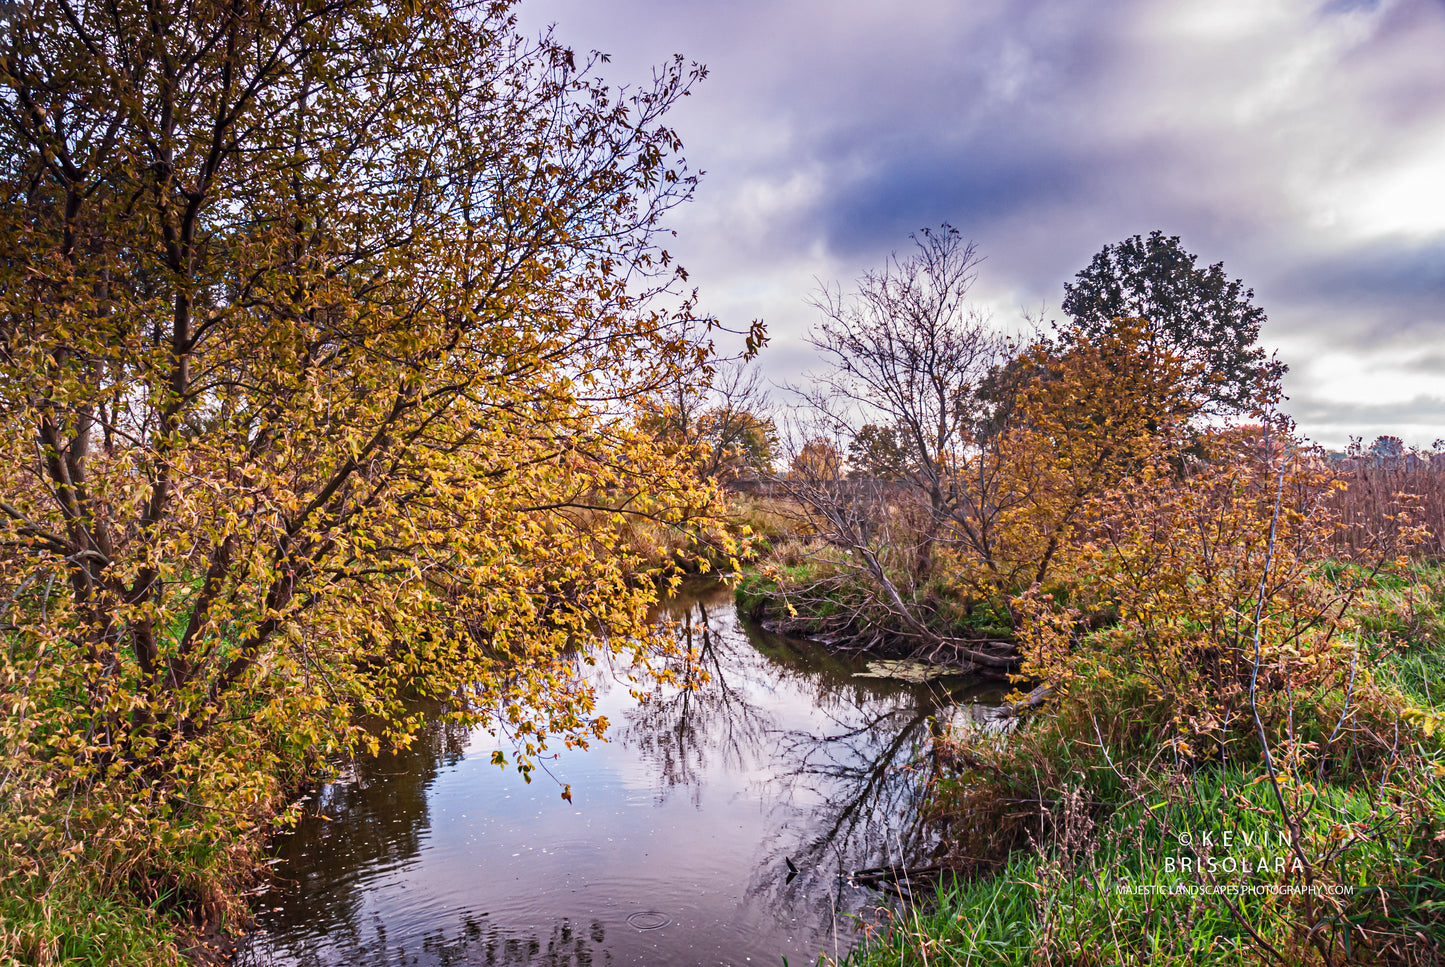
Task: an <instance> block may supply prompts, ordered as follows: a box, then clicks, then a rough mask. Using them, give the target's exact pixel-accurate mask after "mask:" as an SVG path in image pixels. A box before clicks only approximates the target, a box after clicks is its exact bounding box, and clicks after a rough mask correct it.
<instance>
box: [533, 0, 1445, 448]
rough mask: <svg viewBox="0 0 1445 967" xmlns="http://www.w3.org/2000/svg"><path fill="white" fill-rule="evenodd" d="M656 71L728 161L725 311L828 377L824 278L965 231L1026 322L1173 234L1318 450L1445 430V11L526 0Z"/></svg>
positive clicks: (1172, 1)
mask: <svg viewBox="0 0 1445 967" xmlns="http://www.w3.org/2000/svg"><path fill="white" fill-rule="evenodd" d="M522 17H523V23H524V25H525V26H526V27H527V29H528V30H529V31H534V30H536V29H539V28H540V27H542V26H545V25H546V24H549V23H552V24H555V25H556V33H557V37H558V39H560V40H561V41H563V42H565V43H567V44H569V45H571V46H573V47H575V48H578V49H579V50H586V49H598V50H602V51H606V52H608V53H610V54H611V55H612V58H613V60H612V63H611V64H610V65H609V66H608V67H606V68H605V75H604V76H606V77H607V78H608V79H609V80H615V81H617V82H626V81H629V80H631V81H636V80H639V79H643V78H646V77H647V76H649V73H650V67H649V65H651V64H654V63H660V62H662V61H664V60H666V59H667V58H669V57H670V56H671V55H672V54H674V53H680V54H683V55H684V56H686V57H687V58H688V59H690V60H696V61H700V62H702V63H704V64H706V65H707V67H708V68H709V71H710V76H709V77H708V79H707V80H706V81H705V82H703V84H702V85H701V86H700V87H699V88H697V90H696V92H695V94H694V95H693V96H692V97H690V98H689V99H688V100H687V101H686V102H684V105H683V106H682V108H681V109H679V110H678V112H677V113H676V115H675V117H674V123H675V127H676V128H677V129H678V131H679V133H680V134H681V136H682V138H683V140H684V142H685V144H686V146H687V148H686V155H687V158H688V160H689V162H690V164H691V166H692V167H693V168H694V169H697V168H701V169H704V170H705V171H706V172H707V174H706V176H705V177H704V179H703V182H702V185H701V187H700V189H699V190H698V193H697V196H696V198H695V200H694V201H693V202H692V203H691V204H689V205H688V206H686V208H685V210H683V211H681V212H679V213H678V215H677V217H676V218H675V219H674V222H673V224H674V227H676V229H677V231H678V234H679V237H678V239H677V244H676V245H675V246H673V250H674V252H675V254H677V255H679V256H680V258H681V260H682V262H683V264H685V265H686V266H687V267H688V269H689V271H690V272H691V275H692V279H693V281H694V282H695V283H697V284H698V285H699V286H700V287H701V292H702V297H703V302H704V308H706V309H708V310H709V311H712V312H714V313H715V314H717V315H719V316H720V317H722V318H723V319H724V321H727V322H731V323H734V324H736V325H739V326H745V325H746V324H747V322H748V321H749V320H751V319H753V318H757V317H761V318H763V319H764V320H765V321H766V322H767V324H768V327H769V330H770V332H771V334H772V337H773V340H772V344H771V345H770V347H769V348H768V349H767V350H766V351H765V352H764V354H763V361H762V362H763V367H764V369H765V370H766V372H767V374H768V375H769V376H770V377H772V378H774V379H778V380H783V379H791V378H796V376H797V375H798V374H799V373H800V372H801V371H803V370H805V369H806V368H807V367H808V364H809V358H810V352H809V350H808V348H807V347H806V345H805V344H804V343H803V342H802V336H803V335H804V333H805V332H806V330H807V327H808V326H809V324H810V323H811V322H813V321H814V320H815V314H814V311H813V310H811V309H810V308H809V307H808V303H807V299H808V296H809V293H810V292H812V291H814V290H816V288H817V280H823V281H827V282H832V281H840V282H843V283H844V284H845V285H846V284H847V283H848V282H849V281H850V280H851V279H853V278H855V277H856V276H857V275H858V274H859V273H860V272H862V271H863V270H865V269H867V268H869V267H873V266H877V265H879V264H880V263H881V262H882V260H883V259H884V258H885V257H886V256H887V255H888V253H889V252H890V251H894V250H897V251H900V252H902V251H904V250H905V249H906V248H907V247H908V246H909V245H910V242H909V240H908V235H909V233H910V232H913V231H917V230H918V229H919V228H922V227H924V226H937V225H939V224H940V223H942V222H949V223H951V224H953V225H954V226H956V227H957V228H958V229H959V230H960V231H961V232H962V233H963V234H964V235H965V236H966V237H968V238H971V239H973V240H974V241H975V242H977V244H978V246H979V249H980V250H981V251H982V253H983V254H984V255H985V256H986V258H987V261H986V262H985V263H984V264H983V267H982V269H981V271H980V275H979V279H978V282H977V284H976V286H975V289H974V292H975V294H976V295H977V296H978V299H979V301H980V302H981V303H983V304H984V305H986V306H987V307H988V308H989V310H990V312H991V314H992V318H993V320H994V322H995V324H997V325H998V326H999V327H1000V328H1003V329H1006V330H1010V331H1017V330H1019V329H1021V328H1022V327H1023V326H1024V317H1025V314H1026V313H1027V314H1029V315H1032V316H1035V317H1037V316H1039V315H1040V314H1041V313H1042V314H1043V316H1044V317H1045V318H1057V317H1058V316H1059V310H1058V305H1059V302H1060V300H1061V299H1062V297H1063V285H1064V283H1065V282H1066V281H1069V280H1071V279H1072V278H1073V276H1074V273H1075V272H1077V271H1078V270H1079V269H1081V268H1083V267H1084V266H1085V265H1086V264H1087V263H1088V261H1089V259H1090V257H1091V256H1092V255H1093V253H1095V252H1097V251H1098V250H1099V249H1100V248H1101V247H1102V246H1103V245H1105V244H1106V243H1109V242H1116V241H1119V240H1120V239H1123V238H1125V237H1127V236H1130V235H1134V234H1147V233H1148V232H1149V231H1150V230H1152V229H1156V228H1157V229H1161V230H1163V231H1164V233H1165V234H1166V235H1179V236H1181V237H1182V240H1183V243H1184V246H1185V248H1187V249H1188V250H1189V251H1191V252H1193V253H1195V254H1197V255H1198V256H1199V257H1200V263H1201V264H1212V263H1214V262H1219V261H1222V262H1223V263H1224V268H1225V270H1226V272H1227V273H1228V274H1229V275H1230V276H1231V277H1239V278H1242V279H1243V280H1244V281H1245V282H1246V284H1247V285H1249V286H1250V287H1252V288H1253V289H1254V290H1255V302H1256V304H1258V305H1260V306H1262V307H1263V308H1264V309H1265V311H1266V312H1267V313H1268V315H1269V321H1268V323H1266V325H1265V327H1264V329H1263V332H1262V335H1261V339H1262V341H1263V342H1264V343H1265V345H1266V346H1268V347H1270V348H1274V349H1278V351H1279V353H1280V356H1281V358H1282V359H1284V361H1285V362H1287V363H1288V364H1289V366H1290V368H1291V371H1290V374H1289V376H1288V377H1287V380H1286V384H1285V389H1286V392H1287V393H1288V394H1289V396H1290V401H1289V403H1288V404H1287V408H1288V410H1289V411H1290V412H1291V413H1292V414H1293V415H1294V416H1295V417H1296V419H1297V420H1298V421H1299V423H1300V427H1301V429H1302V430H1303V431H1304V432H1305V433H1306V434H1308V435H1309V436H1310V437H1312V438H1313V439H1315V440H1316V441H1318V442H1320V443H1323V444H1326V445H1329V446H1340V445H1343V444H1345V443H1346V442H1347V441H1348V438H1349V437H1350V435H1352V434H1353V435H1357V436H1362V437H1364V438H1365V440H1366V442H1368V441H1369V440H1370V439H1372V438H1373V437H1374V436H1375V435H1377V434H1380V433H1395V434H1397V435H1399V436H1401V437H1403V438H1404V439H1405V440H1406V442H1408V443H1411V444H1415V445H1421V446H1429V445H1430V444H1431V443H1432V442H1433V441H1434V440H1435V439H1437V438H1440V437H1445V0H1378V2H1370V0H1167V2H1161V0H955V2H946V0H914V2H911V3H899V4H883V3H879V2H877V0H698V2H693V3H681V2H676V0H524V3H523V6H522Z"/></svg>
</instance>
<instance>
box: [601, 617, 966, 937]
mask: <svg viewBox="0 0 1445 967" xmlns="http://www.w3.org/2000/svg"><path fill="white" fill-rule="evenodd" d="M689 603H690V604H691V606H690V607H688V608H687V610H686V611H685V612H684V613H683V614H682V615H681V616H680V634H682V635H683V636H684V641H685V642H686V644H687V645H688V646H689V647H688V652H689V657H690V660H691V662H692V667H690V668H687V667H681V666H679V667H678V669H677V671H678V672H679V676H680V677H681V678H683V679H685V680H686V681H687V682H688V683H689V686H690V687H685V688H681V689H677V690H674V691H673V692H671V693H670V694H667V695H663V696H657V695H654V696H653V697H652V698H651V699H649V700H648V701H647V702H645V703H643V705H642V706H641V707H640V708H639V709H638V710H637V711H636V712H635V713H634V714H631V715H630V716H629V719H630V721H629V724H628V726H627V728H626V729H625V731H624V733H623V741H624V742H625V743H626V744H627V745H629V746H630V747H632V748H635V749H636V750H637V751H638V752H640V753H641V754H642V755H643V756H645V757H647V758H649V759H650V760H652V762H653V763H654V765H655V766H656V768H657V773H656V777H657V781H658V789H657V795H658V796H659V797H663V796H666V795H667V794H668V792H669V790H671V789H673V788H675V787H678V786H683V787H688V788H689V789H690V790H691V795H692V797H693V801H694V802H697V801H698V798H699V797H700V795H701V790H702V785H703V783H704V782H705V781H706V780H707V778H708V776H709V773H710V770H711V769H714V768H717V767H718V766H723V767H725V768H727V769H728V770H730V771H732V772H734V773H739V774H741V773H747V772H749V771H755V770H757V769H758V768H759V767H761V771H762V773H763V776H764V777H763V778H762V779H761V784H762V785H763V786H764V787H766V788H764V789H763V790H760V791H761V793H762V795H763V799H764V801H765V802H766V803H768V804H769V806H770V808H771V810H772V812H773V813H774V818H775V821H776V825H775V827H774V832H773V834H772V836H771V838H770V841H769V842H767V843H765V844H764V851H763V854H762V857H763V860H764V861H763V862H762V863H760V864H759V865H758V866H757V867H756V868H755V871H754V874H753V877H752V879H751V881H750V883H749V886H748V895H749V896H750V897H752V898H754V899H757V900H762V901H765V902H766V903H767V904H768V905H769V906H771V907H772V908H773V909H775V910H776V911H778V915H779V916H780V917H781V918H784V919H787V920H795V919H797V913H798V911H797V906H798V904H799V903H800V902H804V903H806V904H808V905H810V906H816V907H817V908H818V909H819V910H821V911H828V915H829V916H831V912H832V911H837V910H857V909H859V908H860V903H861V904H862V905H864V906H866V905H867V904H868V901H869V900H871V899H872V895H871V894H866V893H863V892H862V888H859V887H854V886H851V884H850V881H849V874H850V873H851V872H853V871H854V870H858V869H863V868H867V867H877V866H888V865H892V864H899V865H915V864H917V863H918V862H919V861H920V860H922V859H923V858H924V857H925V856H927V854H928V853H929V851H930V849H931V848H932V847H933V846H934V845H935V842H934V841H933V840H931V839H930V834H929V830H928V828H927V826H926V824H925V823H924V822H923V819H922V816H923V808H922V807H923V805H924V797H925V795H926V791H927V788H928V785H929V783H930V782H931V781H932V779H933V777H934V770H935V766H936V761H937V760H936V758H935V755H934V741H935V739H937V738H938V737H939V733H940V730H941V726H940V724H939V723H940V721H941V720H942V721H947V719H948V717H949V712H950V710H951V709H952V707H953V706H954V705H955V704H956V703H959V702H965V703H966V702H969V701H971V700H974V699H976V698H977V697H978V696H979V695H981V694H984V693H986V692H988V691H992V689H987V690H985V689H979V688H976V687H975V688H972V689H969V688H959V687H955V688H952V689H950V688H947V687H945V686H942V685H940V684H938V683H937V682H935V683H931V684H909V683H904V682H901V681H891V680H887V679H880V678H872V677H867V678H864V677H858V676H857V671H858V669H859V668H860V667H861V665H860V663H859V662H856V661H846V660H844V659H841V658H838V657H836V656H830V655H828V654H827V653H826V652H825V651H824V650H822V649H821V648H819V647H817V646H814V645H811V644H810V643H805V642H796V641H789V640H788V639H785V638H782V637H779V636H777V635H772V634H770V633H769V632H767V631H764V630H762V629H761V628H756V627H751V626H747V625H744V624H743V623H742V622H740V621H739V620H738V617H737V615H736V612H735V610H734V609H733V608H732V607H730V606H728V605H730V603H731V602H730V601H726V602H720V601H718V600H716V599H712V598H700V599H699V600H697V601H696V602H695V603H691V602H689ZM697 669H703V670H705V671H706V675H705V676H698V675H697V673H696V672H697ZM784 682H786V683H789V684H791V685H792V686H794V687H795V688H797V689H798V690H799V691H801V692H803V693H804V694H806V695H807V696H808V697H809V699H810V701H811V705H812V706H813V707H814V708H815V709H817V710H818V711H819V712H820V713H821V715H822V716H823V719H824V727H823V728H822V729H819V728H818V727H817V723H812V724H810V727H807V728H782V727H780V726H779V723H778V714H777V712H776V710H775V709H773V708H771V707H770V706H767V705H764V704H762V703H760V702H758V701H755V700H753V699H752V697H751V696H753V695H755V694H756V693H757V691H758V686H759V684H760V683H772V685H774V686H776V684H778V683H784ZM770 690H771V689H770ZM790 863H791V864H792V868H793V869H795V870H796V874H795V875H793V876H789V875H788V872H789V869H790V867H789V864H790ZM815 912H816V911H815Z"/></svg>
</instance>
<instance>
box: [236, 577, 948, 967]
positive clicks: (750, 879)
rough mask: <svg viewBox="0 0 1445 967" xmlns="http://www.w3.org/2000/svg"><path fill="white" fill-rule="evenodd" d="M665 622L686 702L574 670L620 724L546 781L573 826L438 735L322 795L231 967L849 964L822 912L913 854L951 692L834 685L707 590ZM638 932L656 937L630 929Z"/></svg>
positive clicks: (448, 732) (806, 657)
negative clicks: (861, 881)
mask: <svg viewBox="0 0 1445 967" xmlns="http://www.w3.org/2000/svg"><path fill="white" fill-rule="evenodd" d="M664 616H665V617H670V618H672V619H673V620H675V621H676V622H677V624H678V634H679V635H681V636H682V638H683V642H684V644H686V645H687V646H688V651H689V653H690V661H689V662H688V663H686V664H685V665H683V666H679V667H678V668H677V669H676V670H677V671H678V672H679V674H680V676H681V678H682V680H683V681H684V682H685V683H686V684H687V685H688V686H689V687H684V688H674V687H668V688H657V689H655V690H654V692H653V694H652V695H651V697H649V698H648V699H647V700H646V701H645V702H643V703H641V704H638V703H634V702H632V701H631V699H630V698H629V697H628V694H627V689H625V688H618V687H615V686H614V684H613V679H618V680H622V679H624V678H625V672H626V670H625V669H609V668H607V667H606V665H605V663H603V664H602V665H601V666H599V667H596V668H589V669H587V673H589V674H591V675H593V676H594V681H596V682H597V684H598V686H599V688H600V689H601V690H602V692H603V694H602V696H601V698H600V700H599V702H600V705H599V711H601V710H602V708H601V705H606V713H607V714H608V715H609V716H611V717H612V718H613V719H614V721H616V722H617V724H616V725H615V726H614V732H613V734H612V736H611V738H612V742H610V743H608V744H606V745H598V746H594V747H593V748H592V749H591V750H589V751H586V752H583V751H580V750H579V751H575V752H568V753H564V755H563V756H562V758H561V759H559V760H558V761H557V762H556V763H553V764H551V766H550V768H552V769H553V770H554V771H556V772H557V774H558V776H559V779H561V780H565V781H568V782H570V783H571V784H572V791H573V794H574V796H575V797H576V799H577V804H576V805H575V806H573V805H569V804H566V803H562V802H561V801H560V800H558V799H557V790H556V789H555V788H539V787H545V786H546V785H547V783H548V780H546V779H545V778H541V779H540V781H539V782H535V783H533V784H532V786H530V787H523V786H522V785H521V784H520V783H518V782H517V781H516V777H515V776H514V775H510V774H499V773H498V771H497V770H496V769H495V767H488V766H487V765H486V759H487V758H488V755H489V752H490V749H491V747H492V745H493V744H494V740H493V739H492V738H491V737H489V736H487V735H486V733H484V732H473V733H470V734H468V733H467V732H465V731H463V730H460V729H458V728H456V727H455V726H447V725H445V724H443V723H441V722H440V721H435V722H434V723H433V724H432V725H431V726H430V727H429V729H428V730H427V732H426V733H425V736H424V738H423V740H420V741H418V742H417V743H416V744H415V745H414V746H413V747H412V748H411V749H408V750H405V751H401V752H398V753H395V754H392V755H388V756H382V757H380V758H378V759H377V760H375V761H373V762H371V763H367V764H363V765H362V766H361V767H360V768H359V769H358V774H359V775H358V778H357V781H355V782H352V783H349V784H342V785H337V786H333V787H328V789H327V790H326V791H325V793H324V795H323V797H322V799H321V800H320V802H319V803H317V804H316V805H318V806H319V807H320V809H319V811H320V812H322V813H324V814H325V815H327V816H329V817H331V818H332V821H330V822H325V821H321V820H309V821H306V822H304V823H302V824H301V826H300V827H299V828H298V830H297V832H296V833H295V834H293V835H291V836H288V837H285V838H283V839H282V840H281V841H280V842H279V844H278V849H277V856H278V858H279V859H281V860H282V863H281V865H280V866H279V867H278V881H277V884H276V887H275V889H274V890H273V891H272V892H271V893H269V894H267V895H265V896H264V897H263V898H262V899H261V905H262V908H263V910H264V911H265V912H263V914H262V916H261V917H260V926H261V927H262V928H264V931H265V933H264V934H258V935H257V936H256V937H255V938H254V939H253V940H252V942H251V943H249V944H248V945H245V946H244V947H243V949H242V951H241V955H240V958H239V962H240V963H241V964H243V965H248V967H260V965H264V964H269V963H277V964H296V965H312V964H315V965H322V964H326V965H333V964H369V963H405V964H434V965H442V964H464V963H465V964H497V965H502V964H506V965H520V964H532V965H562V964H567V965H576V967H583V965H591V964H594V963H595V964H603V963H609V964H624V963H639V964H653V963H668V964H687V963H709V962H712V963H715V962H717V961H718V960H724V961H738V962H741V961H742V960H743V959H744V957H745V956H747V955H751V956H752V957H753V959H755V960H759V961H762V960H767V961H770V962H774V963H776V962H777V960H778V957H779V955H780V954H784V953H785V954H787V955H788V956H789V959H790V960H793V961H795V962H800V963H801V962H814V961H816V959H817V955H818V953H819V952H820V950H826V951H827V952H828V953H830V954H836V953H838V952H841V951H844V950H846V949H847V948H848V946H850V945H851V942H850V938H848V937H846V936H839V934H840V933H841V931H840V930H839V927H838V924H839V922H840V914H844V913H849V912H861V911H863V910H864V909H866V908H867V907H868V906H870V905H872V904H873V903H874V902H876V897H875V895H874V894H872V893H871V892H869V891H867V890H864V889H862V888H860V887H856V886H852V885H851V884H850V883H849V881H848V878H847V874H848V873H849V872H850V871H852V870H856V869H861V868H865V867H870V866H880V865H885V864H888V863H892V862H904V863H914V862H917V861H918V860H920V859H921V858H923V856H925V855H926V853H927V851H928V848H929V846H930V839H929V833H928V830H927V829H926V828H924V827H923V826H922V825H921V824H920V823H919V822H918V820H917V817H918V815H919V813H920V809H919V806H920V804H921V800H922V796H923V794H924V791H925V789H926V785H927V782H928V781H929V779H930V777H931V775H932V769H933V758H932V755H931V751H932V743H933V740H934V739H935V738H936V735H937V730H938V726H937V724H936V718H937V717H938V715H939V713H940V711H942V710H944V709H946V707H947V706H948V705H949V704H950V703H951V702H952V701H954V700H955V698H957V697H958V696H959V695H962V694H963V693H962V692H959V691H957V690H955V691H954V692H953V694H952V695H950V693H949V691H947V690H945V689H942V688H936V687H935V688H932V689H930V688H928V687H925V686H921V685H912V684H908V683H904V682H899V681H890V680H883V679H877V678H858V677H855V673H856V672H858V671H861V670H862V663H861V662H855V661H846V660H842V659H840V658H838V657H836V656H834V655H830V654H829V653H828V652H827V651H826V650H825V649H823V648H821V647H818V646H814V645H812V644H809V643H806V642H797V641H790V640H787V639H783V638H779V637H777V636H774V635H770V634H768V633H766V632H763V631H761V630H759V629H754V628H749V627H746V626H745V625H744V624H743V623H742V622H740V621H739V619H738V616H737V613H736V609H735V608H734V607H733V605H732V601H731V592H730V590H729V589H727V588H726V587H723V586H717V585H714V586H712V587H711V588H704V589H702V590H697V589H696V588H694V590H692V591H691V592H690V593H689V594H688V595H686V596H684V597H683V598H681V599H680V600H678V601H675V602H673V603H672V604H671V605H670V606H669V607H668V608H667V609H666V614H665V615H664ZM579 665H580V663H579ZM579 670H581V669H580V668H579ZM311 811H312V812H313V813H314V812H316V811H318V810H315V809H313V810H311ZM789 863H791V864H792V865H793V866H794V867H796V869H797V873H796V875H794V876H792V877H791V878H790V877H789V865H788V864H789ZM645 910H656V911H658V912H659V914H662V915H665V918H667V919H670V925H668V926H666V927H664V928H662V929H656V930H647V931H643V930H640V929H637V924H636V923H629V921H628V919H627V918H628V916H629V915H634V916H635V915H636V912H637V911H645ZM845 922H846V921H845ZM835 939H836V945H835Z"/></svg>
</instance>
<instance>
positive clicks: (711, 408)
mask: <svg viewBox="0 0 1445 967" xmlns="http://www.w3.org/2000/svg"><path fill="white" fill-rule="evenodd" d="M770 409H771V404H770V402H769V400H768V398H767V394H766V393H765V392H764V391H763V388H762V382H761V377H760V375H759V373H758V371H757V370H756V369H754V368H751V367H749V366H748V365H747V364H746V362H744V361H741V360H737V359H733V360H727V361H724V362H722V363H719V364H718V365H717V366H716V367H715V368H714V372H713V375H712V378H711V379H699V378H698V374H696V373H692V372H684V373H681V374H679V377H678V378H677V379H675V380H673V381H672V382H671V384H670V385H669V386H667V387H666V389H665V390H664V391H663V392H661V393H660V394H658V396H657V399H656V400H655V401H653V402H651V403H649V405H648V407H647V408H646V410H645V412H644V413H643V414H642V416H641V425H642V426H643V428H644V429H645V430H646V431H647V432H649V433H651V434H652V435H653V436H654V437H656V438H657V439H658V440H659V441H660V442H662V443H663V444H664V445H667V446H671V447H675V448H677V449H678V450H679V451H685V452H686V453H688V454H690V459H691V460H692V461H693V462H694V465H695V466H696V468H697V471H698V473H699V474H700V475H701V476H703V477H706V478H715V479H718V480H723V481H727V480H736V479H738V478H741V477H754V478H755V477H757V476H758V475H762V474H767V473H771V472H772V470H773V462H774V461H775V460H776V459H777V458H778V456H779V441H778V431H777V427H776V426H775V425H774V423H773V418H772V417H771V416H770V415H769V411H770Z"/></svg>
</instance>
